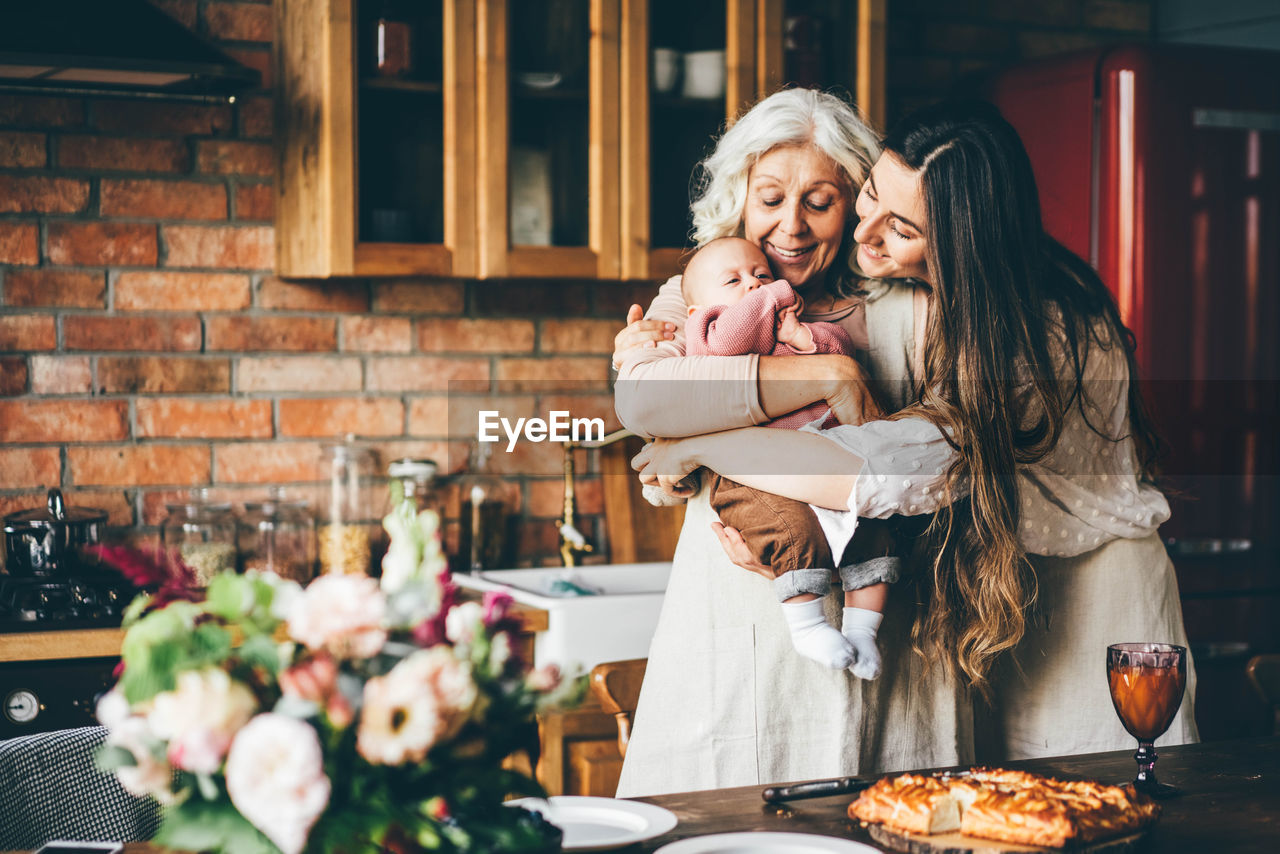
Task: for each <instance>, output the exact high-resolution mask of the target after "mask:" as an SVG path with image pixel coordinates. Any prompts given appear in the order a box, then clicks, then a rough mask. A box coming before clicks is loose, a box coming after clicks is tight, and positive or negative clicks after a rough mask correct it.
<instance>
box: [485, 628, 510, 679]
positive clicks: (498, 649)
mask: <svg viewBox="0 0 1280 854" xmlns="http://www.w3.org/2000/svg"><path fill="white" fill-rule="evenodd" d="M510 658H511V636H510V635H508V634H507V633H506V632H498V633H497V634H496V635H494V636H493V645H492V646H490V647H489V664H490V665H492V667H493V668H494V670H501V669H502V665H504V664H506V663H507V661H508V660H509V659H510Z"/></svg>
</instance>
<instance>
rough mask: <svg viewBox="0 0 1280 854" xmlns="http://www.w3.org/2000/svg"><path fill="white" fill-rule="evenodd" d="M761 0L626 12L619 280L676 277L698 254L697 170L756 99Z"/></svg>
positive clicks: (634, 7)
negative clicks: (694, 249) (692, 211)
mask: <svg viewBox="0 0 1280 854" xmlns="http://www.w3.org/2000/svg"><path fill="white" fill-rule="evenodd" d="M756 28H757V14H756V3H755V2H754V0H726V2H708V3H689V2H685V0H648V2H646V3H630V4H626V12H625V15H624V19H623V31H622V69H623V72H622V73H623V83H622V92H621V103H622V140H621V146H622V169H623V174H624V180H623V199H622V211H621V217H622V220H621V225H622V232H623V238H622V265H623V270H622V276H623V278H633V279H643V278H660V277H665V276H667V275H670V274H672V273H675V272H676V271H677V270H678V267H679V259H680V256H681V255H682V254H683V253H684V252H685V251H686V250H687V249H688V247H689V246H691V233H692V228H693V223H692V219H691V217H690V215H689V203H690V201H691V200H692V199H693V197H694V196H695V195H696V193H697V191H698V182H699V179H700V175H699V173H698V168H697V167H698V164H699V162H700V161H701V160H702V159H703V158H704V157H706V156H707V155H708V154H710V153H711V151H712V150H713V149H714V147H715V141H716V139H717V138H718V137H719V135H720V133H721V132H722V131H723V130H724V128H725V126H726V123H727V121H728V119H730V118H731V117H733V116H734V115H736V114H737V113H738V111H739V110H740V109H741V108H743V107H746V106H748V105H750V104H751V103H752V101H754V100H755V92H756V84H755V79H754V78H755V54H756V48H757V46H756Z"/></svg>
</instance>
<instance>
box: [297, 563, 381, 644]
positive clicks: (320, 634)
mask: <svg viewBox="0 0 1280 854" xmlns="http://www.w3.org/2000/svg"><path fill="white" fill-rule="evenodd" d="M386 612H387V601H386V599H385V598H384V597H383V595H382V591H381V589H379V587H378V582H377V581H376V580H374V579H372V578H369V577H368V576H364V575H322V576H320V577H319V578H317V579H316V580H315V581H313V582H311V584H309V585H308V586H307V588H306V589H305V590H303V591H302V596H301V597H300V599H299V600H298V602H297V604H296V605H295V606H294V608H293V613H292V614H291V615H290V616H289V634H291V635H292V636H293V637H294V638H295V639H296V640H298V641H301V642H302V643H303V644H305V645H306V647H307V648H308V649H310V650H313V651H317V652H318V651H320V650H325V651H327V652H329V653H330V654H332V655H333V656H334V657H335V658H337V659H339V660H342V659H349V658H369V657H371V656H373V655H376V654H377V652H378V650H380V649H382V645H383V644H384V643H386V641H387V632H386V629H384V628H383V627H382V621H383V618H384V617H385V616H386Z"/></svg>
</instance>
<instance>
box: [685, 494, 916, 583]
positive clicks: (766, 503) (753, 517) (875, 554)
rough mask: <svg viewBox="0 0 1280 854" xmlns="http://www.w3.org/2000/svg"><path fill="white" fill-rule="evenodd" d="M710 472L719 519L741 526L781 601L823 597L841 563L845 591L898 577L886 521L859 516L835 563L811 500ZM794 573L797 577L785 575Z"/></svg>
mask: <svg viewBox="0 0 1280 854" xmlns="http://www.w3.org/2000/svg"><path fill="white" fill-rule="evenodd" d="M704 471H705V470H704ZM706 475H707V477H708V479H709V482H708V484H707V488H709V489H710V490H711V507H712V509H713V510H715V511H716V513H717V514H718V515H719V516H720V521H721V522H723V523H724V524H725V525H728V526H729V527H730V528H737V529H738V532H739V533H741V534H742V539H743V540H744V541H745V542H746V544H747V548H748V549H750V551H751V555H752V557H754V558H755V560H756V562H757V563H761V564H764V565H765V566H767V567H769V568H770V570H771V571H772V573H773V578H774V579H775V585H774V586H775V589H776V590H777V591H778V598H779V599H783V600H785V599H790V598H791V597H792V596H795V595H797V594H799V593H813V594H815V595H817V596H825V595H826V594H827V593H828V592H830V589H831V574H830V571H831V570H832V569H833V568H835V567H837V566H839V567H843V569H842V570H841V580H842V581H843V582H844V583H843V586H844V589H845V590H856V589H859V588H862V587H867V586H870V585H871V584H876V583H878V582H881V581H885V582H892V581H896V580H897V578H898V567H899V564H900V561H899V560H898V559H897V558H896V557H894V555H895V554H896V542H895V538H894V536H893V531H892V529H891V528H890V526H889V524H888V523H887V522H886V521H885V520H881V519H862V520H860V521H859V522H858V532H857V533H856V534H855V535H854V537H853V539H852V540H851V541H850V542H849V545H848V546H847V547H846V548H845V551H844V554H843V555H841V561H840V563H838V564H837V563H835V561H833V559H832V557H831V549H830V547H829V546H828V545H827V538H826V535H825V534H824V533H823V531H822V526H821V525H819V524H818V517H817V515H816V514H814V512H813V508H811V507H810V506H809V505H808V504H806V503H804V502H803V501H796V500H795V499H792V498H783V497H782V496H780V495H774V494H772V493H769V492H762V491H760V490H758V489H752V488H751V487H749V486H743V485H742V484H740V483H738V482H737V481H734V480H730V479H729V478H727V477H722V476H720V475H718V474H716V473H714V472H710V471H707V472H706ZM846 570H852V571H846ZM814 571H818V572H814ZM822 571H825V575H824V574H823V572H822ZM792 573H796V575H795V576H793V577H792V578H789V579H784V576H788V575H790V574H792Z"/></svg>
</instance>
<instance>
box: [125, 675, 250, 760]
mask: <svg viewBox="0 0 1280 854" xmlns="http://www.w3.org/2000/svg"><path fill="white" fill-rule="evenodd" d="M256 708H257V700H256V699H255V697H254V696H253V692H251V691H250V690H249V689H248V688H247V687H246V686H245V685H244V684H243V683H240V682H236V681H235V680H233V679H232V678H231V677H230V676H229V675H228V674H227V672H226V671H225V670H221V669H218V668H212V667H211V668H207V669H204V670H186V671H183V672H182V673H179V674H178V684H177V687H176V688H175V689H174V690H172V691H163V692H161V693H159V694H157V695H156V696H155V699H154V700H153V702H152V706H151V712H150V713H149V714H148V715H147V723H148V724H149V725H150V727H151V731H152V732H154V733H155V734H156V736H157V737H159V738H161V739H164V740H165V741H167V742H168V743H169V751H168V752H169V761H170V762H172V763H173V764H174V765H175V766H176V767H178V768H182V769H184V770H187V771H193V772H195V773H198V774H212V773H214V772H215V771H217V770H218V767H219V766H220V765H221V764H222V757H223V756H225V755H226V752H227V748H228V747H230V745H231V739H232V738H234V737H235V734H236V731H237V730H238V729H240V727H242V726H244V725H245V724H246V723H247V722H248V721H249V718H251V717H253V713H254V711H255V710H256Z"/></svg>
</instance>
